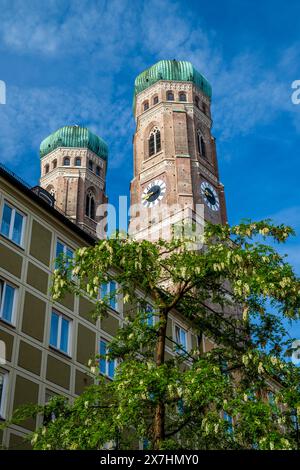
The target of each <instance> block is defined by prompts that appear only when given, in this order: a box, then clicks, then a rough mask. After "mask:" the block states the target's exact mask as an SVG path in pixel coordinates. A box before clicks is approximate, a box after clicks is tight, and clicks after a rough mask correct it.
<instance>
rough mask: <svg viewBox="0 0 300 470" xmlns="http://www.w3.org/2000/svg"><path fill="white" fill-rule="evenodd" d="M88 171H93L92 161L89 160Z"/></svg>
mask: <svg viewBox="0 0 300 470" xmlns="http://www.w3.org/2000/svg"><path fill="white" fill-rule="evenodd" d="M89 169H90V170H91V171H93V169H94V164H93V162H92V160H89Z"/></svg>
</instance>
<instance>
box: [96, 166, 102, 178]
mask: <svg viewBox="0 0 300 470" xmlns="http://www.w3.org/2000/svg"><path fill="white" fill-rule="evenodd" d="M100 173H101V168H100V166H96V175H97V176H100Z"/></svg>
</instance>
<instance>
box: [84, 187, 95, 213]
mask: <svg viewBox="0 0 300 470" xmlns="http://www.w3.org/2000/svg"><path fill="white" fill-rule="evenodd" d="M85 215H87V216H88V217H89V218H90V219H93V220H94V219H95V197H94V194H93V191H91V190H89V191H88V192H87V195H86V201H85Z"/></svg>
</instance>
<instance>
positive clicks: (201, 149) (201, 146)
mask: <svg viewBox="0 0 300 470" xmlns="http://www.w3.org/2000/svg"><path fill="white" fill-rule="evenodd" d="M197 147H198V152H199V153H200V155H201V156H202V157H203V158H206V147H205V142H204V139H203V137H202V135H201V132H200V131H199V130H198V131H197Z"/></svg>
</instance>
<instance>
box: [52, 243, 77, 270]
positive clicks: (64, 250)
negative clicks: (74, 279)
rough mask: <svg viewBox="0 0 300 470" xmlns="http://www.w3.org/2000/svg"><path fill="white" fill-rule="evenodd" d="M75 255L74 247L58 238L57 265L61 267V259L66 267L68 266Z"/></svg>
mask: <svg viewBox="0 0 300 470" xmlns="http://www.w3.org/2000/svg"><path fill="white" fill-rule="evenodd" d="M73 256H74V251H73V250H72V248H70V247H69V246H67V245H66V244H65V243H63V242H61V241H60V240H57V243H56V262H55V265H56V266H55V267H56V268H58V267H59V261H63V262H64V265H65V266H66V268H68V266H69V264H70V262H71V261H72V259H73Z"/></svg>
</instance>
